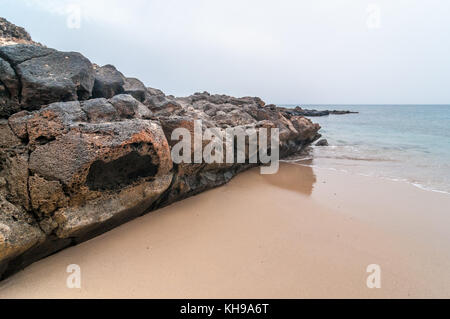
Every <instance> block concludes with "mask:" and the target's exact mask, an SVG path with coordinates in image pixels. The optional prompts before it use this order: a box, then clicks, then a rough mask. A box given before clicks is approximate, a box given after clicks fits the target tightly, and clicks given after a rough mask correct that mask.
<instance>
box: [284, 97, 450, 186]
mask: <svg viewBox="0 0 450 319" xmlns="http://www.w3.org/2000/svg"><path fill="white" fill-rule="evenodd" d="M285 106H287V107H294V106H295V105H285ZM301 106H302V107H303V108H307V109H317V110H325V109H338V110H351V111H358V112H359V114H348V115H329V116H325V117H311V118H310V119H311V120H312V121H313V122H315V123H319V124H320V125H321V126H322V129H321V130H320V132H321V134H322V135H323V137H324V138H326V139H327V140H328V142H329V144H330V146H328V147H315V148H314V150H313V160H314V165H316V166H319V167H326V168H332V169H339V170H343V171H348V172H354V173H358V174H363V175H369V176H378V177H382V178H389V179H393V180H399V181H405V182H409V183H412V184H414V185H415V186H417V187H421V188H423V189H426V190H432V191H439V192H445V193H450V105H346V106H335V105H301Z"/></svg>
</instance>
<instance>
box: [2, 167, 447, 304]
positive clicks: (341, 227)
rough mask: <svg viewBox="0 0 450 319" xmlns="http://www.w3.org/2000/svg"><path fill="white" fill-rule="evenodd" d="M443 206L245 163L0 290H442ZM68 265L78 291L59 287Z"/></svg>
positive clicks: (113, 294)
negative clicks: (75, 270)
mask: <svg viewBox="0 0 450 319" xmlns="http://www.w3.org/2000/svg"><path fill="white" fill-rule="evenodd" d="M306 164H307V163H306ZM448 207H450V196H448V195H445V194H438V193H432V192H427V191H424V190H420V189H418V188H415V187H414V186H411V185H408V184H405V183H401V182H392V181H386V180H381V179H376V178H371V177H364V176H357V175H350V174H345V173H340V172H334V171H329V170H325V169H316V168H311V167H307V166H302V165H297V164H286V163H285V164H282V165H281V167H280V171H279V173H278V174H277V175H260V174H259V169H252V170H250V171H247V172H244V173H242V174H240V175H239V176H237V177H236V178H235V179H233V180H232V181H231V182H230V183H229V184H227V185H225V186H222V187H219V188H217V189H214V190H210V191H208V192H205V193H202V194H200V195H197V196H195V197H192V198H189V199H186V200H184V201H181V202H178V203H175V204H173V205H171V206H169V207H166V208H163V209H160V210H158V211H155V212H152V213H150V214H148V215H145V216H143V217H140V218H138V219H136V220H133V221H131V222H129V223H127V224H124V225H122V226H121V227H118V228H116V229H114V230H112V231H110V232H108V233H106V234H103V235H102V236H99V237H97V238H94V239H92V240H90V241H88V242H85V243H83V244H81V245H78V246H75V247H71V248H69V249H66V250H64V251H62V252H60V253H58V254H55V255H53V256H50V257H48V258H46V259H44V260H41V261H39V262H37V263H35V264H33V265H31V266H30V267H28V268H26V269H25V270H24V271H21V272H20V273H18V274H16V275H14V276H13V277H10V278H8V279H7V280H5V281H3V282H1V283H0V298H37V297H45V298H90V297H94V298H102V297H105V298H349V297H353V298H381V297H382V298H399V297H438V298H439V297H447V298H448V297H450V275H449V269H450V268H449V266H450V256H449V255H450V254H449V252H448V247H449V243H450V229H449V227H448V225H449V222H450V216H449V215H450V214H449V212H448ZM69 264H78V265H79V266H80V267H81V288H80V289H69V288H67V286H66V279H67V276H68V275H69V274H68V273H67V272H66V267H67V266H68V265H69ZM369 264H378V265H380V267H381V288H380V289H376V288H375V289H369V288H368V287H367V285H366V278H367V276H368V275H369V273H367V272H366V267H367V266H368V265H369Z"/></svg>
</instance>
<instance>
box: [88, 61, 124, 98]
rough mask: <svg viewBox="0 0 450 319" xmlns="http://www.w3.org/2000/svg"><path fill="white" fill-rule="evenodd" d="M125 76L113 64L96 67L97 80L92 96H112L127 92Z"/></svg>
mask: <svg viewBox="0 0 450 319" xmlns="http://www.w3.org/2000/svg"><path fill="white" fill-rule="evenodd" d="M124 84H125V77H124V76H123V74H122V73H120V72H119V71H117V69H116V68H115V67H114V66H113V65H110V64H108V65H105V66H102V67H97V68H95V82H94V89H93V91H92V96H93V97H94V98H102V97H103V98H107V99H109V98H112V97H113V96H114V95H117V94H122V93H124V92H125V90H124V88H123V86H124Z"/></svg>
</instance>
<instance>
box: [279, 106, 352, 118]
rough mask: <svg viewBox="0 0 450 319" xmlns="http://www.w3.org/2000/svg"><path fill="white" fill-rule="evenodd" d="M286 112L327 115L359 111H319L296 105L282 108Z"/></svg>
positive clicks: (302, 114) (300, 114)
mask: <svg viewBox="0 0 450 319" xmlns="http://www.w3.org/2000/svg"><path fill="white" fill-rule="evenodd" d="M282 109H283V111H284V112H286V113H289V114H292V115H297V116H327V115H330V114H335V115H343V114H355V113H358V112H354V111H338V110H322V111H318V110H308V109H303V108H301V107H300V106H296V107H295V108H292V109H290V108H282Z"/></svg>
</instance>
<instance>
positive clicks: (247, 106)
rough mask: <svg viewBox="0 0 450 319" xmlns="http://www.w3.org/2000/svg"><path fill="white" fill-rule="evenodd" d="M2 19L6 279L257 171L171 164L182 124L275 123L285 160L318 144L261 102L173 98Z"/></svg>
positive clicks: (313, 133) (0, 250)
mask: <svg viewBox="0 0 450 319" xmlns="http://www.w3.org/2000/svg"><path fill="white" fill-rule="evenodd" d="M0 22H1V23H0V30H1V33H0V36H1V37H2V41H3V42H1V43H6V44H7V45H4V46H0V279H1V278H5V277H6V276H8V275H10V274H12V273H14V272H15V271H17V270H19V269H21V268H23V267H25V266H26V265H28V264H30V263H32V262H34V261H36V260H38V259H40V258H43V257H45V256H48V255H50V254H52V253H54V252H56V251H58V250H61V249H63V248H65V247H68V246H71V245H75V244H77V243H80V242H82V241H84V240H87V239H89V238H92V237H93V236H96V235H98V234H100V233H102V232H105V231H107V230H109V229H111V228H113V227H115V226H117V225H119V224H121V223H124V222H126V221H128V220H130V219H132V218H135V217H137V216H140V215H142V214H145V213H147V212H149V211H151V210H154V209H157V208H159V207H162V206H164V205H168V204H170V203H172V202H174V201H177V200H180V199H183V198H186V197H188V196H192V195H194V194H197V193H199V192H202V191H204V190H206V189H209V188H212V187H216V186H219V185H222V184H224V183H226V182H228V181H229V180H230V179H231V178H232V177H233V176H235V175H236V174H237V173H239V172H240V171H242V170H245V169H247V168H249V167H252V166H254V165H257V164H250V163H244V164H219V163H212V164H207V163H204V162H202V163H198V164H188V163H182V164H174V163H173V162H172V159H171V153H170V150H171V147H172V146H173V142H172V141H171V133H172V131H173V130H174V129H175V128H178V127H183V128H186V129H188V130H190V131H192V130H193V126H194V120H202V124H203V130H204V129H206V128H207V127H220V128H229V127H243V128H258V127H267V128H275V127H276V128H279V129H280V154H281V156H288V155H292V154H294V153H295V152H298V151H300V150H302V149H303V148H304V147H305V146H306V145H309V144H311V143H312V142H313V141H315V140H316V139H317V138H318V137H320V135H319V134H318V133H317V132H318V130H319V129H320V127H319V125H317V124H313V123H312V122H311V121H310V120H308V119H306V118H304V117H302V116H299V115H296V114H293V113H291V112H287V111H286V110H284V109H281V108H277V107H276V106H275V105H265V103H264V102H263V101H262V100H261V99H259V98H257V97H243V98H234V97H230V96H225V95H211V94H209V93H207V92H204V93H196V94H194V95H192V96H189V97H184V98H175V97H173V96H166V95H165V94H164V93H163V92H162V91H160V90H157V89H153V88H147V87H145V86H144V84H143V83H142V82H141V81H139V80H138V79H135V78H128V77H125V76H124V75H123V74H122V73H120V72H119V71H118V70H116V68H115V67H114V66H112V65H105V66H102V67H100V66H97V65H94V64H92V63H91V62H90V61H89V60H88V59H87V58H85V57H84V56H82V55H81V54H80V53H75V52H60V51H57V50H55V49H49V48H46V47H44V46H41V45H39V44H36V43H34V42H32V40H31V38H30V37H29V35H28V33H26V31H25V30H23V29H21V28H18V27H16V26H14V25H12V24H10V23H8V22H7V21H6V20H4V19H2V20H0ZM5 39H10V40H8V41H6V40H5ZM11 39H13V40H11ZM11 41H13V42H14V43H13V44H11ZM193 151H194V150H192V152H193Z"/></svg>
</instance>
